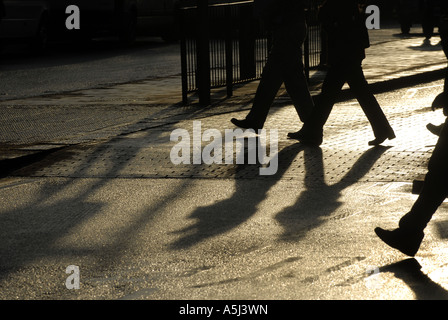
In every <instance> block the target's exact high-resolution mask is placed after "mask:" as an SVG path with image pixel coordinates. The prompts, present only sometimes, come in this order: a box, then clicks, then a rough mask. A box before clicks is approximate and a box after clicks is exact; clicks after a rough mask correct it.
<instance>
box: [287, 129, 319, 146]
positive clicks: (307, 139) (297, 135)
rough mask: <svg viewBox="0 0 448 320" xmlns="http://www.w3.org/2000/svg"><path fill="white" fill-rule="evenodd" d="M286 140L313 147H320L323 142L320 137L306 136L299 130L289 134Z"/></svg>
mask: <svg viewBox="0 0 448 320" xmlns="http://www.w3.org/2000/svg"><path fill="white" fill-rule="evenodd" d="M288 138H290V139H295V140H299V141H300V143H302V144H304V145H307V146H313V147H318V146H320V145H321V144H322V140H323V138H322V135H309V134H306V133H305V132H304V131H303V130H299V131H296V132H289V133H288Z"/></svg>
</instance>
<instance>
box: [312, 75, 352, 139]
mask: <svg viewBox="0 0 448 320" xmlns="http://www.w3.org/2000/svg"><path fill="white" fill-rule="evenodd" d="M345 76H346V75H345V72H344V70H343V68H336V67H331V68H329V70H328V72H327V75H326V76H325V79H324V83H323V85H322V91H321V94H320V95H319V96H318V97H316V99H315V106H314V109H313V111H312V112H311V116H310V119H309V120H308V121H307V122H306V123H305V125H304V132H305V133H306V135H311V136H319V135H320V136H321V135H322V132H323V127H324V125H325V123H326V122H327V120H328V117H329V116H330V113H331V110H332V109H333V106H334V104H335V103H336V99H337V97H338V95H339V93H340V92H341V89H342V87H343V86H344V83H345Z"/></svg>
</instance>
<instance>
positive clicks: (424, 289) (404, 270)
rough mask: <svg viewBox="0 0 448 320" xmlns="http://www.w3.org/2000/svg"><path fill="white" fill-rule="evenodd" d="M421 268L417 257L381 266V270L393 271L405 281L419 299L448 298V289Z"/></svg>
mask: <svg viewBox="0 0 448 320" xmlns="http://www.w3.org/2000/svg"><path fill="white" fill-rule="evenodd" d="M421 268H422V266H421V265H420V264H419V263H418V261H417V260H416V259H415V258H409V259H405V260H402V261H399V262H395V263H392V264H390V265H387V266H384V267H381V268H379V271H380V272H384V273H386V272H391V273H393V274H394V276H395V277H396V278H398V279H400V280H402V281H404V283H406V285H407V286H408V287H409V288H410V289H411V290H412V291H413V292H414V293H415V297H416V299H417V300H447V299H448V291H447V290H446V289H445V288H443V287H442V286H441V285H439V284H438V283H436V282H434V281H433V280H432V279H431V278H430V277H428V276H427V275H426V274H424V273H423V272H422V270H421Z"/></svg>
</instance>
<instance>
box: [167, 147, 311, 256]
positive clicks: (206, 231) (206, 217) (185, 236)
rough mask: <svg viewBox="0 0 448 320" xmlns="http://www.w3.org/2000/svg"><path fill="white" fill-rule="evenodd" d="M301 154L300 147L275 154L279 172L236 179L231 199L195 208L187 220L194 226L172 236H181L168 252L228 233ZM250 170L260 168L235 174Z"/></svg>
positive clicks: (249, 215)
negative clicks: (258, 177)
mask: <svg viewBox="0 0 448 320" xmlns="http://www.w3.org/2000/svg"><path fill="white" fill-rule="evenodd" d="M302 150H304V147H303V145H301V144H300V143H295V144H293V145H290V146H287V147H285V148H283V149H282V150H281V151H280V152H279V154H278V159H279V166H278V170H277V172H276V174H274V175H272V176H269V177H266V178H260V179H259V180H256V181H254V179H239V178H235V192H234V193H233V194H232V196H231V197H230V198H228V199H225V200H222V201H219V202H217V203H216V204H213V205H210V206H203V207H199V208H197V209H196V210H194V212H192V213H191V214H190V216H189V219H190V220H193V221H194V224H192V225H190V226H188V227H185V228H183V229H181V230H177V231H174V232H173V233H174V234H176V235H180V238H178V239H177V240H176V241H174V242H173V243H172V244H171V249H173V250H176V249H185V248H188V247H191V246H193V245H195V244H197V243H199V242H202V241H205V240H206V239H209V238H212V237H215V236H217V235H220V234H223V233H225V232H228V231H230V230H232V229H234V228H236V227H238V226H239V225H241V224H242V223H244V222H245V221H247V220H248V219H249V218H250V217H252V216H253V215H254V214H255V213H256V212H257V210H258V205H259V204H260V203H261V202H262V201H263V200H265V199H266V196H267V193H268V191H269V190H270V189H271V187H273V186H274V185H275V184H276V183H277V182H278V181H279V180H280V179H281V178H282V176H283V175H284V173H285V172H286V171H287V169H288V168H289V167H290V165H291V163H292V162H293V161H294V159H295V158H296V157H297V155H298V154H299V153H300V152H301V151H302ZM250 166H255V169H257V168H258V167H259V166H258V165H239V166H238V167H237V168H236V171H237V172H238V171H242V170H246V169H247V168H248V167H250Z"/></svg>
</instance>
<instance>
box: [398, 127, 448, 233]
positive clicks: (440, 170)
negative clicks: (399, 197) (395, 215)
mask: <svg viewBox="0 0 448 320" xmlns="http://www.w3.org/2000/svg"><path fill="white" fill-rule="evenodd" d="M447 122H448V120H445V125H444V126H443V130H442V133H441V134H440V137H439V140H438V141H437V144H436V147H435V149H434V151H433V153H432V155H431V158H430V160H429V163H428V172H427V174H426V176H425V181H424V184H423V188H422V190H421V192H420V195H419V197H418V199H417V200H416V201H415V203H414V205H413V206H412V208H411V211H409V212H408V213H407V214H406V215H405V216H404V217H403V218H401V220H400V223H399V225H400V228H403V229H406V230H412V231H423V229H425V227H426V225H427V224H428V222H429V221H430V220H431V218H432V216H433V215H434V213H435V212H436V211H437V209H438V207H439V206H440V205H441V204H442V202H443V201H444V200H445V198H446V197H447V196H448V124H447Z"/></svg>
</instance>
